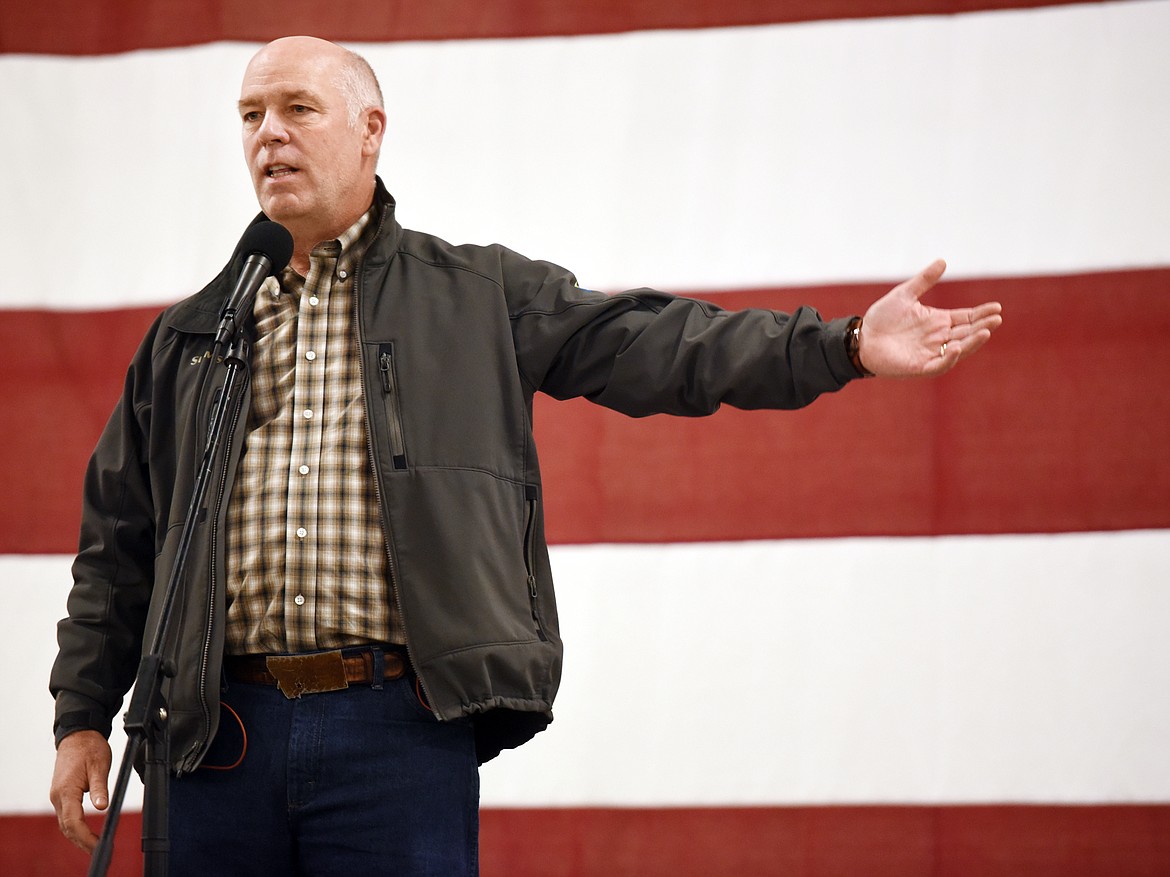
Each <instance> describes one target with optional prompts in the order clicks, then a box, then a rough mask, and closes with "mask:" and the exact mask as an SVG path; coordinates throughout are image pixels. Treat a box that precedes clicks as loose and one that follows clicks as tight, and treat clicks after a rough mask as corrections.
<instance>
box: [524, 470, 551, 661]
mask: <svg viewBox="0 0 1170 877" xmlns="http://www.w3.org/2000/svg"><path fill="white" fill-rule="evenodd" d="M539 497H540V489H539V488H538V487H537V486H536V485H535V484H525V485H524V500H525V504H524V509H525V515H526V516H527V520H526V521H525V524H524V568H525V571H526V572H527V573H528V599H529V602H530V603H531V605H532V621H533V622H534V623H535V624H536V633H537V635H538V636H539V637H540V641H541V642H548V634H546V633H545V630H544V622H543V621H542V620H541V618H540V602H539V598H540V592H539V591H538V589H537V587H536V512H537V508H536V503H537V500H538V499H539Z"/></svg>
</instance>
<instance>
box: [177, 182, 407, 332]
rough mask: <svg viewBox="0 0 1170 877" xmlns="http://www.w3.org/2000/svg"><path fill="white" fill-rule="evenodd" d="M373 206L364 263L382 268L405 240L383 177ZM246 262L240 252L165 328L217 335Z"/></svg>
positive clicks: (261, 218) (258, 217)
mask: <svg viewBox="0 0 1170 877" xmlns="http://www.w3.org/2000/svg"><path fill="white" fill-rule="evenodd" d="M374 204H375V205H377V207H378V215H377V217H376V218H375V222H377V223H378V233H377V237H375V238H374V242H373V243H372V244H370V248H369V250H367V251H366V256H365V260H366V261H367V262H368V263H369V264H371V265H381V264H383V263H386V262H389V261H390V260H391V259H393V258H394V254H395V253H396V252H397V251H398V242H399V240H400V238H401V237H402V226H401V225H399V224H398V220H396V219H395V218H394V208H395V202H394V196H393V195H391V194H390V192H389V191H388V190H387V189H386V186H385V184H384V183H383V182H382V178H381V177H376V178H375V185H374ZM267 219H268V217H267V216H265V215H264V214H263V213H258V214H257V215H256V216H255V218H254V219H253V220H252V221H251V222H250V223H249V227H251V226H252V225H255V224H256V223H257V222H263V221H265V220H267ZM243 259H244V255H243V254H241V253H240V252H239V250H238V249H237V251H236V252H234V253H232V256H231V258H230V259H229V260H228V262H227V264H226V265H224V267H223V269H222V270H221V271H220V272H219V274H217V275H216V277H215V279H214V280H212V281H211V282H210V283H208V284H207V286H205V287H203V289H201V290H200V291H199V292H197V293H195V294H194V295H192V296H190V297H188V298H185V299H183V301H181V302H179V303H178V304H176V305H173V306H172V307H170V308H168V309H167V310H166V312H165V313H164V315H163V321H162V325H163V326H164V327H166V328H171V329H175V330H177V331H179V332H190V333H194V334H199V333H214V332H215V330H216V328H217V327H218V326H219V318H220V309H221V308H222V307H223V305H224V300H225V298H226V297H227V295H228V294H229V293H230V292H231V287H232V285H233V284H234V283H235V278H236V277H237V275H238V274H239V271H240V263H241V262H242V261H243Z"/></svg>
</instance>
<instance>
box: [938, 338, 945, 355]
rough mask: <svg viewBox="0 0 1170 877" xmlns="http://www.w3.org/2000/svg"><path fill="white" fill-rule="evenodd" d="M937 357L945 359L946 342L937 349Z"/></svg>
mask: <svg viewBox="0 0 1170 877" xmlns="http://www.w3.org/2000/svg"><path fill="white" fill-rule="evenodd" d="M938 355H939V356H940V357H946V355H947V342H946V341H944V342H943V345H942V347H940V348H939V349H938Z"/></svg>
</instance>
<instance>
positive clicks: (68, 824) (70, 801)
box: [57, 790, 98, 853]
mask: <svg viewBox="0 0 1170 877" xmlns="http://www.w3.org/2000/svg"><path fill="white" fill-rule="evenodd" d="M57 826H58V827H59V828H60V829H61V833H62V834H63V835H65V837H66V838H68V839H69V841H70V842H71V843H73V844H74V845H75V846H78V847H81V849H83V850H85V851H86V852H87V853H92V852H93V849H94V847H96V846H97V842H98V836H97V835H96V834H94V833H93V831H92V830H91V829H90V827H89V824H88V823H87V822H86V821H85V811H84V809H83V808H82V806H81V791H80V790H78V792H77V795H76V796H71V797H69V798H66V799H64V800H63V801H62V802H61V805H60V807H58V809H57Z"/></svg>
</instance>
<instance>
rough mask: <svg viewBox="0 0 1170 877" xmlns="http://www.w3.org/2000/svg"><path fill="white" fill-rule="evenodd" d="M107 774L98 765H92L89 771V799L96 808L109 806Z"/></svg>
mask: <svg viewBox="0 0 1170 877" xmlns="http://www.w3.org/2000/svg"><path fill="white" fill-rule="evenodd" d="M108 783H109V776H108V775H107V773H106V771H104V770H103V769H102V768H101V766H100V765H96V764H95V765H92V766H91V767H90V771H89V800H90V802H91V803H92V804H93V806H94V807H95V808H97V809H98V810H105V809H106V808H107V807H108V806H110V791H109V788H108Z"/></svg>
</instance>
